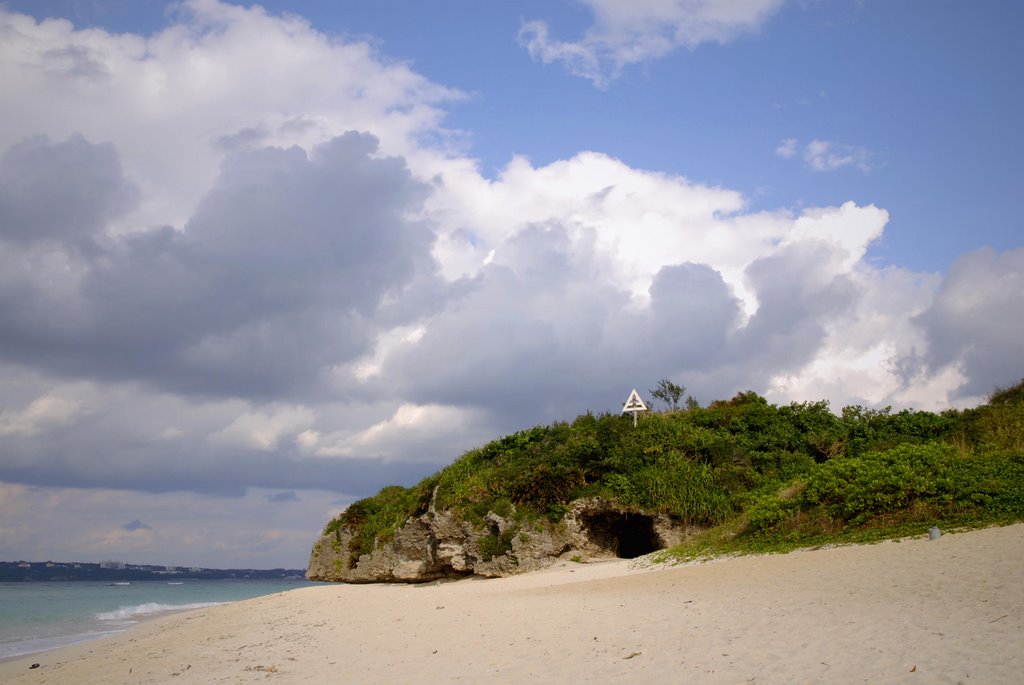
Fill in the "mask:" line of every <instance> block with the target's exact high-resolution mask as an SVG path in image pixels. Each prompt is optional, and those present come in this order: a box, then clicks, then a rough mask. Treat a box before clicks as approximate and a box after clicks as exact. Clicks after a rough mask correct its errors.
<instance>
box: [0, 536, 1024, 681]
mask: <svg viewBox="0 0 1024 685" xmlns="http://www.w3.org/2000/svg"><path fill="white" fill-rule="evenodd" d="M1022 562H1024V525H1015V526H1009V527H1005V528H991V529H986V530H981V531H974V532H969V533H960V534H947V535H943V536H942V537H940V538H939V539H937V540H927V539H925V538H924V537H922V538H921V539H913V540H904V541H901V542H888V543H882V544H877V545H866V546H853V547H838V548H831V549H823V550H815V551H801V552H795V553H792V554H787V555H771V556H758V557H741V558H734V559H722V560H716V561H713V562H708V563H697V564H690V565H684V566H675V567H662V566H657V567H653V568H636V567H634V566H633V565H631V563H630V562H628V561H624V560H614V561H607V562H600V563H590V564H574V563H567V564H562V565H559V566H558V567H556V568H553V569H550V570H547V571H543V572H539V573H534V574H529V575H524V576H518V577H514V578H504V579H493V580H481V579H468V580H462V581H457V582H447V583H440V584H431V585H418V586H411V585H386V586H383V585H371V586H357V585H325V586H322V587H312V588H303V589H299V590H294V591H291V592H287V593H281V594H277V595H270V596H267V597H261V598H258V599H254V600H248V601H244V602H238V603H234V604H229V605H225V606H220V607H214V608H210V609H203V610H198V611H193V612H188V613H183V614H177V615H173V616H168V617H164V618H162V619H158V620H154V621H151V622H148V623H145V624H142V625H139V626H137V627H135V628H134V629H132V630H131V631H129V632H127V633H124V634H121V635H118V636H115V637H113V638H108V639H105V640H101V641H96V642H90V643H85V644H81V645H77V646H74V647H69V648H65V649H60V650H55V651H52V652H46V653H43V654H36V655H32V656H28V657H24V658H18V659H15V660H12V661H8V662H5V663H2V664H0V681H3V682H5V683H48V684H58V683H69V684H70V683H75V684H76V685H79V684H81V683H282V684H284V683H305V684H314V683H438V682H465V683H479V682H498V683H520V682H542V683H565V682H600V683H634V682H635V683H683V682H695V683H747V682H751V683H823V682H841V683H854V682H856V683H1017V682H1020V680H1021V677H1022V676H1021V674H1022V672H1024V563H1022ZM33 663H38V664H39V667H38V668H35V669H30V668H29V667H30V665H31V664H33Z"/></svg>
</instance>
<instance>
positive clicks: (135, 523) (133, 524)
mask: <svg viewBox="0 0 1024 685" xmlns="http://www.w3.org/2000/svg"><path fill="white" fill-rule="evenodd" d="M121 530H127V531H128V532H129V533H130V532H132V531H134V530H153V529H152V528H150V527H149V526H147V525H146V524H145V523H143V522H142V521H140V520H139V519H132V520H131V521H129V522H128V523H126V524H124V525H123V526H121Z"/></svg>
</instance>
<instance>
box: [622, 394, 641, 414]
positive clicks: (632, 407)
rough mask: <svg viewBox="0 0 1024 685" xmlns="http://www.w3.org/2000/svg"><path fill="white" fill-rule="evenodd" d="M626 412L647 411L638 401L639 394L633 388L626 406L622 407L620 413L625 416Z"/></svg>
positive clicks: (639, 400)
mask: <svg viewBox="0 0 1024 685" xmlns="http://www.w3.org/2000/svg"><path fill="white" fill-rule="evenodd" d="M627 411H632V412H637V411H647V405H646V404H644V401H643V400H642V399H640V393H638V392H637V391H636V388H633V392H631V393H629V399H628V400H626V404H625V405H623V407H622V413H623V414H625V413H626V412H627Z"/></svg>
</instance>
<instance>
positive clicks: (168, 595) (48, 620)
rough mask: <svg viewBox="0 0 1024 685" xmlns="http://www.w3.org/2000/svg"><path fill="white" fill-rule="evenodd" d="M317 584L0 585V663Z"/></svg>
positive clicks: (302, 581) (256, 581) (289, 581)
mask: <svg viewBox="0 0 1024 685" xmlns="http://www.w3.org/2000/svg"><path fill="white" fill-rule="evenodd" d="M314 584H315V583H311V582H309V581H305V580H182V581H172V582H167V581H162V580H160V581H158V580H144V581H132V582H131V583H130V584H127V585H124V584H119V585H105V584H103V583H91V582H81V581H79V582H66V583H52V582H26V583H0V659H6V658H10V657H13V656H19V655H22V654H31V653H33V652H41V651H45V650H47V649H53V648H55V647H62V646H64V645H69V644H74V643H75V642H82V641H84V640H91V639H96V638H100V637H105V636H107V635H112V634H114V633H118V632H121V631H124V630H127V629H128V628H130V627H131V626H133V625H134V624H136V623H138V622H139V621H140V620H142V619H144V618H149V617H152V616H157V615H160V614H165V613H170V612H174V611H185V610H188V609H200V608H203V607H207V606H213V605H216V604H224V603H227V602H235V601H238V600H241V599H250V598H252V597H259V596H261V595H269V594H273V593H275V592H283V591H286V590H292V589H295V588H298V587H305V586H309V585H314Z"/></svg>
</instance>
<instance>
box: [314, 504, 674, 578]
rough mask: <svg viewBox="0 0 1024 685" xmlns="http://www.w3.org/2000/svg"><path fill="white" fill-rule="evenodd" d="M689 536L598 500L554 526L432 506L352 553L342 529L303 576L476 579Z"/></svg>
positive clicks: (662, 519)
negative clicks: (476, 518)
mask: <svg viewBox="0 0 1024 685" xmlns="http://www.w3.org/2000/svg"><path fill="white" fill-rule="evenodd" d="M693 532H694V530H693V529H691V528H690V527H688V526H686V525H684V524H682V523H680V522H679V521H676V520H674V519H672V518H671V517H669V516H667V515H665V514H659V513H648V512H644V511H642V510H639V509H631V508H628V507H622V506H620V505H618V504H615V503H613V502H609V501H607V500H604V499H601V498H590V499H580V500H576V501H575V502H573V503H572V504H571V505H570V507H569V510H568V512H567V513H566V514H565V516H564V517H563V518H562V520H561V521H559V522H558V523H552V522H550V521H547V520H544V519H540V520H532V521H530V522H529V523H523V521H522V520H521V519H519V518H518V517H516V515H515V511H513V512H512V513H511V514H508V515H506V516H499V515H498V514H496V513H494V512H490V513H488V514H487V515H486V516H485V517H484V519H483V521H482V522H480V523H472V522H470V521H466V520H464V519H462V518H460V517H458V516H456V515H455V514H453V513H452V512H450V511H435V510H434V509H433V508H432V507H431V509H429V510H428V511H427V513H425V514H423V515H422V516H419V517H414V518H410V519H408V520H407V521H406V522H405V523H404V524H403V525H402V526H401V527H400V528H399V529H398V530H397V531H396V532H395V534H394V536H393V538H392V539H391V540H389V541H379V540H375V541H374V544H373V549H372V550H370V551H368V552H364V553H353V551H352V550H353V545H352V543H353V539H354V536H355V535H357V534H358V531H357V530H356V529H355V528H354V527H352V526H347V525H342V526H341V527H339V528H337V529H336V530H333V531H331V532H329V533H326V534H324V535H322V536H321V537H320V538H319V539H318V540H317V541H316V542H315V543H314V544H313V551H312V554H311V555H310V560H309V566H308V570H307V572H306V577H307V578H309V579H311V580H329V581H343V582H347V583H389V582H391V583H421V582H427V581H432V580H438V579H442V578H454V577H460V576H468V575H477V576H486V577H495V576H508V575H514V574H517V573H523V572H526V571H535V570H539V569H542V568H545V567H547V566H550V565H551V564H553V563H555V561H557V560H558V559H559V558H569V557H579V558H580V559H594V558H608V557H629V558H632V557H637V556H640V555H642V554H647V553H649V552H653V551H655V550H658V549H662V548H665V547H670V546H672V545H676V544H679V543H680V542H682V541H683V540H684V539H685V538H686V537H687V536H688V535H689V534H691V533H693Z"/></svg>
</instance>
